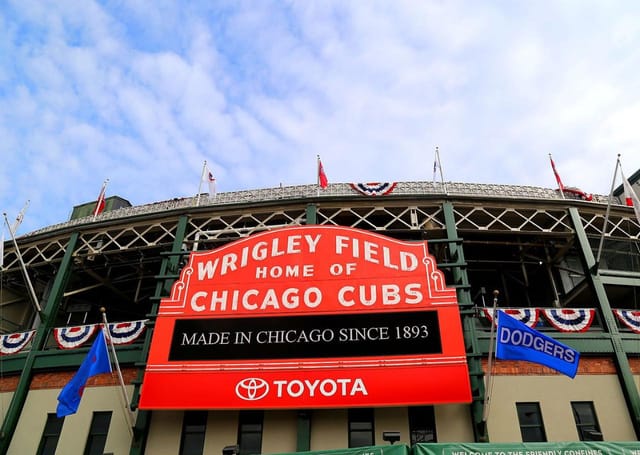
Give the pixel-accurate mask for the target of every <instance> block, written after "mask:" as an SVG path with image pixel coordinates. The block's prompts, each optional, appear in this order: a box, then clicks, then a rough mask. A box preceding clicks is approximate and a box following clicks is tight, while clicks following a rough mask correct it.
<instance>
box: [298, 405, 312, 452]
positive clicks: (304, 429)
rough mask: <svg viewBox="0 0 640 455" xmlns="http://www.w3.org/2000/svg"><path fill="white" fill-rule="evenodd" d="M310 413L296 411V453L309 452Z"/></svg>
mask: <svg viewBox="0 0 640 455" xmlns="http://www.w3.org/2000/svg"><path fill="white" fill-rule="evenodd" d="M311 412H312V411H307V410H303V411H298V421H297V430H298V431H297V438H296V452H308V451H309V450H311Z"/></svg>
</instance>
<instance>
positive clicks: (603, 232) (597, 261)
mask: <svg viewBox="0 0 640 455" xmlns="http://www.w3.org/2000/svg"><path fill="white" fill-rule="evenodd" d="M619 167H620V154H619V153H618V158H617V159H616V168H615V169H614V170H613V179H612V180H611V189H610V190H609V199H608V200H607V210H606V211H605V214H604V226H602V234H600V243H599V244H598V253H597V254H596V263H595V265H594V272H597V271H598V267H599V266H600V257H601V255H602V245H603V244H604V236H605V234H606V232H607V224H608V223H609V212H611V200H612V199H613V187H614V186H615V184H616V177H617V176H618V168H619Z"/></svg>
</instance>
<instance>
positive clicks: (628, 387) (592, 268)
mask: <svg viewBox="0 0 640 455" xmlns="http://www.w3.org/2000/svg"><path fill="white" fill-rule="evenodd" d="M569 216H570V217H571V221H572V223H573V227H574V229H575V231H576V236H577V238H578V244H579V246H580V249H581V250H582V254H583V256H584V260H585V264H586V266H587V270H588V271H589V273H588V274H587V277H588V278H589V280H590V281H591V284H592V286H593V289H594V291H595V293H596V297H597V298H598V304H599V305H600V309H601V310H602V311H601V313H602V318H603V324H604V328H605V330H606V331H607V332H608V333H609V334H610V336H611V344H612V347H613V352H614V358H615V361H616V368H617V370H618V377H619V379H620V383H621V384H620V385H621V386H622V391H623V393H624V396H625V399H626V402H627V407H628V409H629V416H630V417H631V422H632V423H633V428H634V430H635V432H636V437H637V438H640V395H638V388H637V387H636V383H635V380H634V377H633V374H632V373H631V367H630V366H629V359H628V358H627V354H626V352H625V350H624V345H623V343H622V336H621V335H620V332H619V330H618V326H617V324H616V321H615V318H614V316H613V311H612V310H611V305H610V304H609V299H608V298H607V293H606V290H605V288H604V282H603V279H602V277H601V276H600V274H599V272H598V270H597V267H596V260H595V258H594V256H593V251H592V250H591V245H590V244H589V239H588V237H587V234H586V232H585V230H584V227H583V226H582V222H581V220H580V215H579V214H578V210H577V209H576V208H575V207H570V208H569ZM609 273H611V271H609ZM630 282H633V280H630Z"/></svg>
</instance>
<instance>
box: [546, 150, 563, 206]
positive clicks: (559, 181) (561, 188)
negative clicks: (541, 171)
mask: <svg viewBox="0 0 640 455" xmlns="http://www.w3.org/2000/svg"><path fill="white" fill-rule="evenodd" d="M549 161H551V169H552V170H553V175H554V176H555V177H556V182H558V189H559V190H560V196H562V199H564V185H563V184H562V179H560V174H558V171H557V170H556V163H554V162H553V158H552V157H551V153H549Z"/></svg>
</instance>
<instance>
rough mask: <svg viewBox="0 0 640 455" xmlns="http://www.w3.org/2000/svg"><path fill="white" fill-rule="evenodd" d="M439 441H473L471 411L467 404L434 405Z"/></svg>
mask: <svg viewBox="0 0 640 455" xmlns="http://www.w3.org/2000/svg"><path fill="white" fill-rule="evenodd" d="M434 412H435V417H436V435H437V436H436V437H437V440H438V442H473V426H472V424H471V411H470V410H469V405H467V404H445V405H439V406H434Z"/></svg>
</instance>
